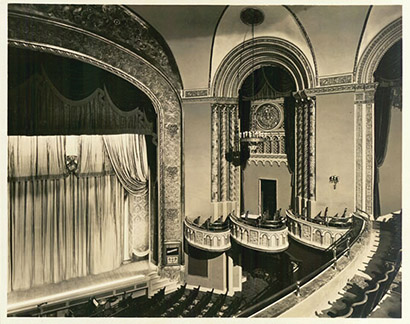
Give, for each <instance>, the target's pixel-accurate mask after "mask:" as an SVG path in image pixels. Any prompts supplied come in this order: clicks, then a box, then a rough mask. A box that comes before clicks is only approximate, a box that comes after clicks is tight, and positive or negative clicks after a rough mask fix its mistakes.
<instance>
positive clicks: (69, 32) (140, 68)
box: [8, 5, 184, 279]
mask: <svg viewBox="0 0 410 324" xmlns="http://www.w3.org/2000/svg"><path fill="white" fill-rule="evenodd" d="M62 7H64V8H65V9H64V8H63V9H64V10H66V9H67V10H74V9H75V8H79V7H80V6H59V5H54V6H53V7H52V8H54V9H55V10H57V11H58V10H62ZM84 7H87V6H84ZM94 7H101V6H94ZM110 7H112V8H115V10H118V12H122V11H123V10H125V8H123V7H120V6H110ZM73 8H74V9H73ZM14 9H15V8H14V6H12V5H10V6H9V15H8V42H9V46H14V47H18V48H25V49H31V50H35V51H40V52H47V53H51V54H54V55H58V56H64V57H68V58H73V59H77V60H80V61H82V62H85V63H89V64H92V65H95V66H97V67H99V68H102V69H104V70H106V71H108V72H111V73H113V74H115V75H117V76H119V77H121V78H123V79H125V80H127V81H128V82H130V83H131V84H133V85H134V86H136V87H137V88H138V89H140V90H141V91H143V92H144V93H145V94H146V95H147V96H148V97H149V98H150V99H151V101H152V103H153V106H154V108H155V110H156V113H157V123H158V128H157V129H158V151H157V154H158V157H157V158H158V204H159V206H158V218H159V219H158V223H159V230H158V231H159V233H158V234H159V242H158V247H159V251H158V255H159V265H160V266H161V268H162V269H163V273H164V275H165V276H168V277H171V278H174V279H179V271H180V268H179V266H176V267H167V266H165V262H164V260H163V259H162V256H163V255H164V253H163V245H166V244H167V242H172V243H173V244H175V243H179V244H182V240H181V238H182V237H183V235H182V222H181V220H182V217H183V213H184V206H183V199H182V198H183V197H182V190H183V188H182V179H183V173H182V172H183V168H182V163H183V160H182V108H181V99H180V97H179V94H178V91H177V90H176V88H175V87H174V86H173V84H172V81H170V80H169V79H168V78H167V77H166V76H165V74H164V73H163V72H162V71H160V70H159V69H158V67H156V66H155V65H153V64H151V63H149V62H148V61H147V60H146V59H144V58H143V57H141V56H140V55H139V54H137V53H135V52H134V51H132V50H130V49H128V48H125V47H124V46H122V45H119V43H117V42H116V39H115V38H114V37H113V35H116V33H115V32H112V33H108V34H107V36H101V34H97V33H95V32H93V31H90V30H89V29H88V28H87V25H84V24H82V22H81V21H77V22H75V21H73V20H69V19H68V18H67V21H66V22H62V21H61V19H62V18H61V17H59V19H57V18H55V17H54V16H53V15H51V14H49V15H46V16H39V14H38V11H39V10H49V9H50V6H30V5H28V6H22V7H19V6H17V10H14ZM101 12H104V10H102V11H101ZM111 13H112V11H111ZM126 17H131V16H126ZM63 18H64V17H63ZM70 18H72V17H70ZM131 18H132V17H131ZM92 19H93V21H92V23H93V24H97V25H98V24H99V23H101V24H103V23H106V21H107V19H116V18H113V17H111V16H108V17H104V16H103V15H95V16H93V18H92ZM104 19H105V20H104ZM127 19H128V18H127ZM100 20H104V21H100ZM115 26H116V23H113V24H110V28H111V29H113V28H121V27H120V26H118V27H115Z"/></svg>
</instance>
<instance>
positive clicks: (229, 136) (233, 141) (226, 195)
mask: <svg viewBox="0 0 410 324" xmlns="http://www.w3.org/2000/svg"><path fill="white" fill-rule="evenodd" d="M238 153H239V118H238V105H237V104H229V103H214V104H212V105H211V201H212V202H220V201H238V200H239V188H240V187H239V179H240V167H239V164H238V163H237V161H236V155H237V154H238Z"/></svg>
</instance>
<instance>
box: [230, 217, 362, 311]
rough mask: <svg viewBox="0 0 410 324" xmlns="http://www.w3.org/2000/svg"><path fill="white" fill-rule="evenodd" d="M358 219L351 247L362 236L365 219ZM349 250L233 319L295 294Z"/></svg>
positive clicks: (343, 251)
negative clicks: (360, 221)
mask: <svg viewBox="0 0 410 324" xmlns="http://www.w3.org/2000/svg"><path fill="white" fill-rule="evenodd" d="M358 218H360V219H361V220H362V221H363V223H362V226H361V228H360V231H359V233H358V235H357V236H356V237H355V238H353V240H352V242H351V245H353V244H354V243H356V241H357V240H358V238H359V237H360V236H361V235H362V234H363V231H364V229H365V222H366V220H365V218H363V217H360V216H359V217H358ZM349 249H350V247H349V248H346V249H344V250H342V251H341V252H339V253H336V259H332V260H330V261H328V262H326V263H325V264H323V265H322V266H320V267H319V268H318V269H316V270H315V271H313V272H311V273H310V274H308V275H306V276H305V277H303V278H302V279H301V280H299V281H297V282H296V283H293V284H291V285H290V286H288V287H286V288H285V289H282V290H281V291H279V292H277V293H275V294H273V295H272V296H269V297H267V298H266V299H264V300H262V301H260V302H258V303H256V304H254V305H252V306H250V307H248V308H247V309H244V310H243V311H241V312H240V313H239V314H237V315H236V316H235V317H249V316H251V315H253V314H255V313H256V312H258V311H260V310H262V309H264V308H266V307H268V306H270V305H272V304H273V303H276V302H277V301H279V300H280V299H282V298H284V297H286V296H287V295H289V294H290V293H295V292H297V291H298V290H299V289H300V288H302V287H303V286H304V285H306V284H307V283H308V282H310V281H311V280H312V279H313V278H315V277H316V276H318V275H319V274H320V273H322V272H323V271H324V270H326V269H328V268H329V267H331V266H332V265H334V262H335V261H336V260H338V259H339V258H340V257H341V256H343V255H344V254H345V253H346V252H347V251H348V250H349Z"/></svg>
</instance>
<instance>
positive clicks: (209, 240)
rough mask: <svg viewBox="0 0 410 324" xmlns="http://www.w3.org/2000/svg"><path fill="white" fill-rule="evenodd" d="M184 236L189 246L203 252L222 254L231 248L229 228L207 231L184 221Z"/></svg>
mask: <svg viewBox="0 0 410 324" xmlns="http://www.w3.org/2000/svg"><path fill="white" fill-rule="evenodd" d="M184 236H185V239H186V240H187V242H188V243H189V244H191V245H192V246H193V247H196V248H198V249H201V250H204V251H209V252H222V251H226V250H229V249H230V248H231V237H230V229H229V227H227V228H226V229H223V230H220V231H216V230H207V229H205V228H201V227H199V226H198V225H195V224H193V223H192V222H190V221H189V220H188V219H185V220H184Z"/></svg>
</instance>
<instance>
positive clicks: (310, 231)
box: [286, 210, 351, 250]
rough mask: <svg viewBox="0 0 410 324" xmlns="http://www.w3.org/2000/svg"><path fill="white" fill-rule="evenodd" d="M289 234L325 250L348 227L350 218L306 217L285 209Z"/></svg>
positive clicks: (303, 242) (349, 226)
mask: <svg viewBox="0 0 410 324" xmlns="http://www.w3.org/2000/svg"><path fill="white" fill-rule="evenodd" d="M286 215H287V217H288V230H289V235H290V237H292V238H293V239H294V240H295V241H298V242H300V243H302V244H304V245H308V246H310V247H313V248H315V249H319V250H326V249H327V248H328V247H329V246H331V245H332V244H333V243H334V242H336V241H337V240H339V239H340V238H341V237H342V236H343V235H344V234H345V233H346V232H347V231H348V230H349V229H350V228H351V222H350V218H341V219H339V220H338V219H335V218H329V221H324V220H323V221H321V220H315V219H307V218H304V217H301V216H296V215H294V214H293V212H292V211H290V210H287V211H286Z"/></svg>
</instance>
